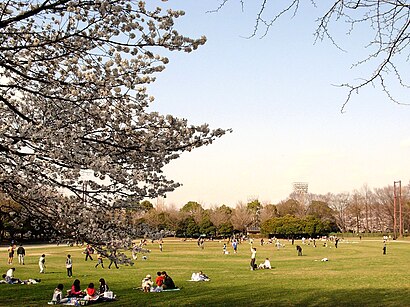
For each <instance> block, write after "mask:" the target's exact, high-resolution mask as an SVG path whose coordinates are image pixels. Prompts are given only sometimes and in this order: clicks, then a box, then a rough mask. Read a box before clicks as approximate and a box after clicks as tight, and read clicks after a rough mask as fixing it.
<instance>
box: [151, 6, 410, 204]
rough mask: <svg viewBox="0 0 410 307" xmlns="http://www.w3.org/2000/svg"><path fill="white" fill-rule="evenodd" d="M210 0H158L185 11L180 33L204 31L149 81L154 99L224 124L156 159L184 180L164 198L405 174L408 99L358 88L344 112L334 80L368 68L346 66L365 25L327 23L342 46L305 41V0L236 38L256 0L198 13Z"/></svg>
mask: <svg viewBox="0 0 410 307" xmlns="http://www.w3.org/2000/svg"><path fill="white" fill-rule="evenodd" d="M218 3H219V2H218V1H214V0H212V1H197V0H195V1H182V0H181V1H177V0H175V1H173V0H170V1H168V2H160V1H159V5H160V6H165V5H168V6H170V7H172V8H174V9H183V10H184V11H185V12H186V15H185V16H184V17H182V18H180V19H179V20H178V22H177V24H176V28H177V29H178V30H179V31H180V32H181V33H183V34H186V35H189V36H192V37H199V36H201V35H205V36H206V37H207V39H208V41H207V43H206V44H205V45H204V46H202V47H201V48H199V49H198V50H197V51H194V52H192V53H190V54H185V53H177V52H175V53H171V54H170V55H169V58H170V64H168V66H167V69H166V70H165V71H164V72H163V73H161V74H159V75H158V76H157V81H156V82H155V84H153V85H152V86H150V87H149V91H150V94H151V95H153V96H154V97H155V98H156V100H155V102H154V103H153V105H152V109H153V110H155V111H159V112H161V113H163V114H173V115H175V116H178V117H182V118H187V119H188V120H189V121H190V123H192V124H202V123H209V124H210V126H211V127H213V128H218V127H220V128H232V129H233V133H232V134H229V135H226V136H224V137H222V138H221V139H218V140H217V141H216V142H215V143H214V144H213V145H211V146H207V147H203V148H199V149H197V150H194V151H193V152H190V153H186V154H183V155H182V157H181V158H180V159H178V160H175V161H173V162H172V163H171V164H170V165H168V166H167V167H166V168H165V169H164V171H165V174H166V175H167V176H168V177H169V178H171V179H174V180H175V181H178V182H180V183H182V184H183V186H182V187H180V188H178V189H177V190H176V191H175V192H173V193H169V194H168V195H167V198H166V199H165V203H166V204H169V205H171V204H173V205H175V206H177V207H180V206H182V205H184V204H185V203H186V202H188V201H198V202H200V203H202V204H203V205H204V207H210V206H212V205H218V206H219V205H222V204H226V205H229V206H232V207H234V206H235V205H236V204H237V202H239V201H242V202H246V201H247V200H248V199H249V198H255V197H257V198H258V199H259V200H260V201H262V202H270V203H277V202H279V201H280V200H283V199H286V197H287V196H288V195H289V193H290V192H292V183H293V182H295V181H304V182H308V183H309V192H311V193H316V194H322V193H323V194H324V193H327V192H332V193H339V192H346V191H347V192H351V191H353V190H354V189H360V188H361V187H362V186H363V184H368V185H369V186H370V187H372V188H374V187H383V186H386V185H389V184H392V183H393V181H395V180H402V183H403V184H407V183H408V181H409V174H410V172H409V171H410V163H409V159H408V156H409V154H410V137H409V136H408V134H407V131H409V128H410V122H409V121H408V113H409V112H410V107H408V106H403V105H397V104H394V103H392V102H391V101H389V100H388V99H387V98H386V96H385V95H384V94H383V93H382V92H381V91H380V89H378V88H377V87H376V88H373V87H368V88H365V89H363V90H362V91H360V93H359V95H354V96H353V98H352V100H351V101H350V103H349V104H348V105H347V107H346V109H345V111H346V112H345V113H343V114H342V113H341V112H340V109H341V106H342V104H343V102H344V100H345V98H346V93H347V92H346V90H345V89H343V88H340V87H336V86H333V85H332V84H340V83H345V82H348V81H355V79H357V78H359V77H363V76H366V73H368V72H369V70H368V69H371V68H372V67H371V66H370V65H366V67H360V68H356V69H352V68H351V64H353V63H355V62H356V61H358V60H360V59H362V58H363V55H365V54H366V52H367V50H366V49H365V48H364V46H365V45H366V43H367V41H366V40H361V39H362V38H363V37H365V35H366V33H368V32H367V31H366V29H360V28H359V29H358V32H357V33H356V34H355V35H352V36H346V35H345V29H344V28H342V25H340V26H339V25H338V24H335V26H334V27H333V31H334V33H335V38H336V39H338V41H339V42H340V43H341V45H342V46H343V47H344V48H345V49H346V50H348V52H342V51H341V50H339V49H337V48H335V47H334V46H333V45H332V44H331V42H329V41H323V42H318V43H316V44H314V36H313V32H314V30H315V25H316V24H315V22H314V21H315V19H316V18H317V17H318V16H319V14H320V9H314V8H312V7H310V6H307V7H302V8H301V11H300V12H299V14H297V15H296V16H295V17H293V18H292V16H290V15H286V16H284V17H283V18H282V19H280V20H279V21H278V22H277V23H276V24H275V25H274V26H273V27H272V28H271V30H270V31H269V33H268V34H267V36H266V37H264V38H262V39H260V38H259V37H255V38H252V39H246V38H244V37H245V36H248V35H249V34H250V33H251V32H252V30H253V26H254V21H255V18H254V17H255V15H254V14H255V12H256V10H257V9H258V3H259V1H246V2H245V4H246V5H247V6H245V11H244V12H242V10H241V6H240V4H239V1H236V0H231V2H228V5H227V6H226V7H225V8H224V9H223V10H222V11H220V12H218V13H206V11H208V10H212V9H214V8H216V7H217V6H218ZM407 65H408V64H407ZM398 93H399V94H401V95H402V97H406V93H405V92H404V91H403V92H400V91H399V92H398Z"/></svg>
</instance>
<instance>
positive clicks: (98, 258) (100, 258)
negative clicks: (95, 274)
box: [95, 253, 104, 268]
mask: <svg viewBox="0 0 410 307" xmlns="http://www.w3.org/2000/svg"><path fill="white" fill-rule="evenodd" d="M100 264H101V267H102V268H104V260H103V256H102V255H101V253H98V255H97V264H96V265H95V267H98V266H99V265H100Z"/></svg>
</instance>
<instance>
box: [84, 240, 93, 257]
mask: <svg viewBox="0 0 410 307" xmlns="http://www.w3.org/2000/svg"><path fill="white" fill-rule="evenodd" d="M93 253H94V249H93V248H92V247H91V245H90V244H87V247H86V248H85V261H87V259H88V258H90V260H93V257H91V255H92V254H93Z"/></svg>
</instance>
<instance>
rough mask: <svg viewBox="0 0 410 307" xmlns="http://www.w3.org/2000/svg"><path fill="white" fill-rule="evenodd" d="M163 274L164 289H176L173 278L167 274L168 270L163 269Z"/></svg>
mask: <svg viewBox="0 0 410 307" xmlns="http://www.w3.org/2000/svg"><path fill="white" fill-rule="evenodd" d="M161 275H162V276H164V283H163V284H162V288H163V289H164V290H169V289H175V288H176V286H175V284H174V281H173V280H172V278H171V277H170V276H169V275H168V274H167V272H165V271H162V272H161Z"/></svg>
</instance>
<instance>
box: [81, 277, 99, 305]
mask: <svg viewBox="0 0 410 307" xmlns="http://www.w3.org/2000/svg"><path fill="white" fill-rule="evenodd" d="M85 294H86V295H85V297H84V299H85V300H87V301H95V300H97V299H98V294H97V291H96V290H95V287H94V283H92V282H91V283H90V284H89V285H88V288H87V289H86V290H85Z"/></svg>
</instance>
